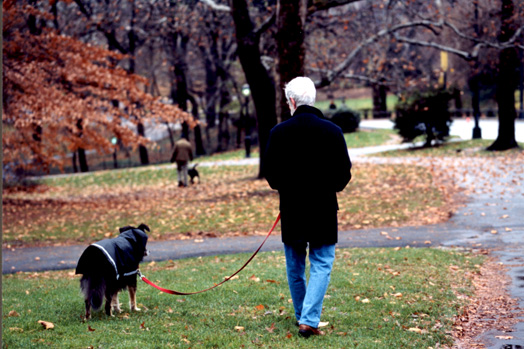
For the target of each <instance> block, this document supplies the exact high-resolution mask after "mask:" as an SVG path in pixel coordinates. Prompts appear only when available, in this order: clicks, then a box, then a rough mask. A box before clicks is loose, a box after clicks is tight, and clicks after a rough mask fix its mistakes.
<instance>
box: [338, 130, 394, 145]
mask: <svg viewBox="0 0 524 349" xmlns="http://www.w3.org/2000/svg"><path fill="white" fill-rule="evenodd" d="M396 134H397V133H396V132H395V131H393V130H380V129H378V130H360V131H358V132H353V133H346V134H344V138H345V139H346V144H347V146H348V148H363V147H373V146H377V145H383V144H386V143H387V142H389V141H391V140H392V139H394V137H395V136H396Z"/></svg>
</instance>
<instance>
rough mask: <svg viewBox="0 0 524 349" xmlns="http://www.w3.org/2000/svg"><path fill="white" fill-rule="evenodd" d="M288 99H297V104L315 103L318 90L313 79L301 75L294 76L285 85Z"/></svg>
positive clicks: (311, 104) (310, 104)
mask: <svg viewBox="0 0 524 349" xmlns="http://www.w3.org/2000/svg"><path fill="white" fill-rule="evenodd" d="M284 92H285V94H286V99H287V100H288V101H289V99H290V98H293V100H295V103H296V106H297V107H298V106H300V105H309V106H313V105H314V104H315V98H316V94H317V91H316V89H315V84H314V83H313V81H312V80H311V79H310V78H308V77H305V76H299V77H297V78H294V79H293V80H291V81H290V82H288V83H287V84H286V86H285V87H284Z"/></svg>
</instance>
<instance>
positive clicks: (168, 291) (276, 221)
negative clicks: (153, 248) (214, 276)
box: [138, 213, 280, 296]
mask: <svg viewBox="0 0 524 349" xmlns="http://www.w3.org/2000/svg"><path fill="white" fill-rule="evenodd" d="M279 220H280V213H279V214H278V216H277V219H276V220H275V223H273V226H272V227H271V229H270V230H269V233H267V236H266V238H265V239H264V241H262V244H261V245H260V247H259V248H258V249H257V250H256V251H255V253H253V255H252V256H251V257H250V258H249V259H248V260H247V262H246V263H244V265H243V266H242V267H241V268H240V269H238V270H237V271H235V272H234V273H233V274H232V275H231V276H229V277H227V278H225V279H224V280H223V281H222V282H220V283H218V284H215V285H214V286H211V287H209V288H206V289H205V290H202V291H197V292H178V291H174V290H168V289H167V288H163V287H160V286H158V285H155V284H154V283H153V282H151V281H149V280H148V279H147V278H146V277H145V276H144V275H142V273H141V272H140V270H138V276H140V278H141V279H142V281H144V282H145V283H146V284H149V285H151V286H153V287H154V288H156V289H158V290H160V291H162V292H165V293H169V294H175V295H179V296H189V295H192V294H197V293H202V292H206V291H209V290H212V289H213V288H215V287H218V286H220V285H222V284H223V283H224V282H226V281H229V280H231V278H232V277H233V276H235V275H237V274H238V273H240V272H241V271H242V269H244V268H245V267H246V266H247V265H248V264H249V262H251V260H252V259H253V258H255V256H256V255H257V253H258V251H260V249H261V248H262V246H264V243H265V242H266V240H267V239H268V238H269V235H271V233H272V232H273V230H274V229H275V227H276V226H277V223H278V221H279Z"/></svg>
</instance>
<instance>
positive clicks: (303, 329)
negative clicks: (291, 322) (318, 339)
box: [298, 325, 325, 338]
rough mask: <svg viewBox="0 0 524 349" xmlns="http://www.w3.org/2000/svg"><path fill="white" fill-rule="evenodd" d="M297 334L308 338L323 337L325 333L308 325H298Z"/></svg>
mask: <svg viewBox="0 0 524 349" xmlns="http://www.w3.org/2000/svg"><path fill="white" fill-rule="evenodd" d="M298 334H299V335H300V336H302V337H304V338H309V336H323V335H324V334H325V333H324V332H323V331H320V330H319V329H318V328H313V327H311V326H308V325H299V326H298Z"/></svg>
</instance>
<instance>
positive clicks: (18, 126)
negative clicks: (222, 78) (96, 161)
mask: <svg viewBox="0 0 524 349" xmlns="http://www.w3.org/2000/svg"><path fill="white" fill-rule="evenodd" d="M2 8H3V15H4V17H3V20H4V23H3V24H4V26H3V38H4V39H3V40H4V41H3V43H4V48H3V62H2V64H3V76H2V81H3V111H4V113H3V115H2V122H3V137H2V143H3V164H4V167H6V168H7V169H9V170H14V169H15V168H33V167H39V168H42V169H44V170H45V169H49V168H50V167H51V166H59V167H62V166H63V162H64V159H65V158H66V154H67V153H68V152H70V151H75V150H77V149H79V148H83V149H86V150H91V149H92V150H96V151H99V152H106V153H109V152H112V151H113V150H114V145H112V144H111V142H110V139H111V138H112V137H113V136H116V137H117V138H118V139H120V140H121V142H122V143H123V144H124V145H132V146H135V147H136V146H138V145H143V144H145V143H146V142H147V140H146V139H145V138H144V137H141V136H139V135H137V134H136V133H135V132H133V131H132V130H130V129H129V127H128V126H126V125H125V124H124V121H126V120H128V121H130V122H132V123H136V122H143V121H145V120H146V119H150V120H158V121H167V122H175V121H178V120H189V119H190V118H189V117H188V115H187V114H186V113H183V112H182V111H181V110H180V109H178V108H176V107H173V106H169V105H165V104H162V103H160V102H159V101H158V100H157V99H155V98H153V97H152V96H150V95H148V94H146V93H144V92H143V89H142V88H141V85H142V86H143V85H144V84H146V83H147V82H146V81H145V79H143V78H141V77H139V76H137V75H134V74H129V73H128V72H126V71H125V70H123V69H121V68H118V67H116V65H115V62H117V61H120V60H121V59H123V58H124V57H123V56H122V55H120V54H117V53H115V52H112V51H108V50H105V49H103V48H100V47H96V46H90V45H86V44H85V43H83V42H80V41H79V40H76V39H73V38H70V37H67V36H64V35H58V34H57V33H56V31H55V30H53V29H52V28H45V27H42V30H41V33H40V35H34V34H32V33H31V32H30V31H29V30H28V28H27V27H26V25H25V24H26V21H27V17H28V16H31V15H33V16H36V17H37V18H46V19H48V20H51V19H52V18H51V17H49V15H48V14H45V13H41V12H40V11H38V10H37V9H36V8H34V7H32V6H29V5H25V6H18V5H17V4H16V3H15V2H14V1H4V2H3V4H2ZM115 101H116V102H117V103H115ZM115 104H116V105H120V104H121V105H123V106H124V107H125V109H126V110H124V109H122V108H119V107H115ZM142 106H143V107H144V108H142ZM146 110H147V111H146ZM130 115H139V120H136V119H134V118H130Z"/></svg>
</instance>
